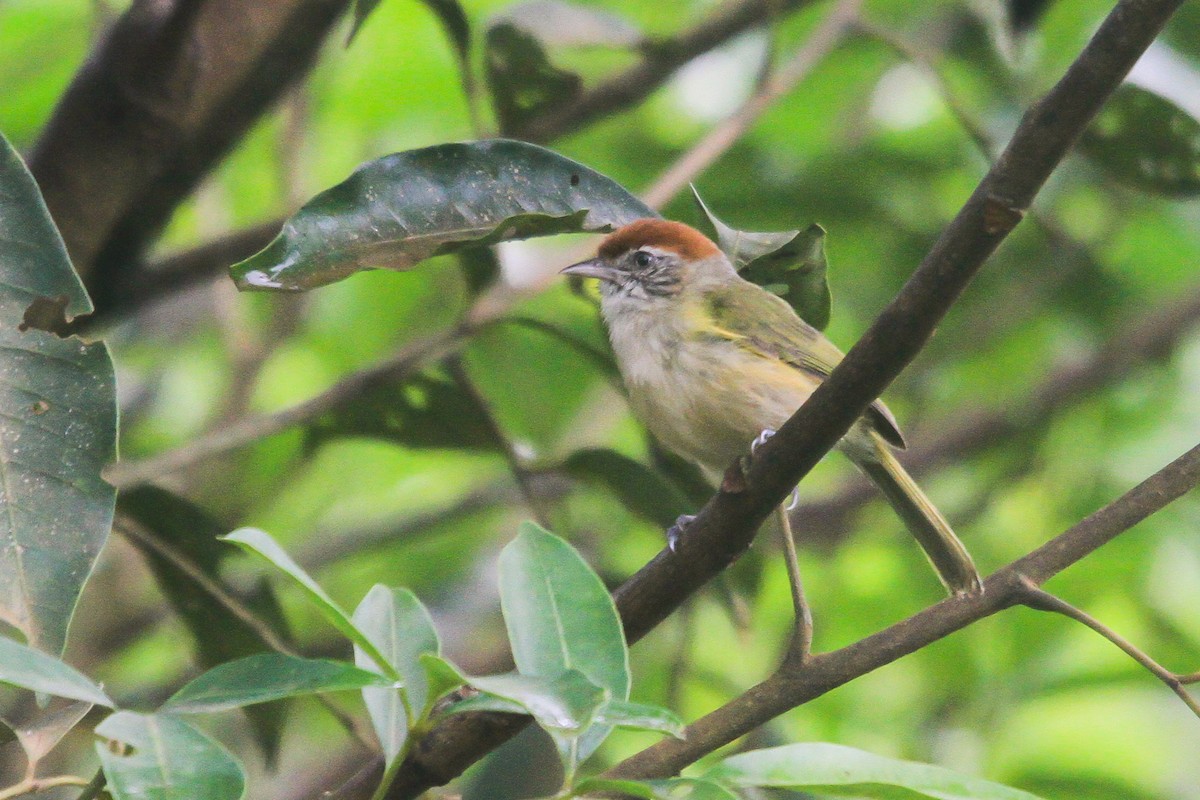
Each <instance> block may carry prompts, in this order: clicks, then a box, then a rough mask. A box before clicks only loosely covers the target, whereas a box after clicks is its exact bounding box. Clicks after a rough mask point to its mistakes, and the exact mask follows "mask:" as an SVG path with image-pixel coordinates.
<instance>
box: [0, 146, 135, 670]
mask: <svg viewBox="0 0 1200 800" xmlns="http://www.w3.org/2000/svg"><path fill="white" fill-rule="evenodd" d="M91 310H92V304H91V301H90V300H88V297H87V294H86V293H85V292H84V290H83V285H82V284H81V283H80V282H79V277H78V276H77V275H76V274H75V270H74V269H73V268H72V266H71V261H70V258H69V257H68V256H67V251H66V247H65V246H64V244H63V241H62V237H61V236H60V235H59V233H58V230H57V229H56V228H55V227H54V223H53V222H52V221H51V219H50V215H49V213H48V212H47V210H46V205H45V203H44V202H43V201H42V197H41V194H40V193H39V192H38V188H37V185H36V184H35V183H34V181H33V178H32V177H31V176H30V174H29V171H28V170H27V169H26V168H25V165H24V164H23V163H22V162H21V159H20V157H19V156H18V155H17V153H16V151H14V150H13V148H12V147H11V145H9V143H8V141H7V140H6V139H4V138H3V137H2V136H0V407H2V408H3V409H4V415H3V417H2V418H0V475H2V476H3V480H2V481H0V509H2V510H3V512H4V513H3V514H0V620H3V621H5V622H7V623H9V624H11V625H12V626H13V627H15V628H17V629H18V630H20V631H21V632H22V633H24V634H25V637H26V640H27V641H28V642H29V643H30V644H31V645H32V646H34V647H36V648H38V649H39V650H43V651H45V652H47V653H55V654H57V653H61V652H62V650H63V645H64V643H65V642H66V637H67V626H68V624H69V623H70V621H71V615H72V613H74V610H75V603H76V601H77V600H78V599H79V593H80V592H81V591H82V589H83V584H84V581H86V580H87V577H88V575H89V574H90V573H91V571H92V565H93V564H94V563H95V561H96V555H97V554H98V553H99V552H100V549H101V548H102V547H103V546H104V542H105V540H106V539H107V538H108V531H109V528H110V527H111V525H112V516H113V501H114V498H115V496H116V492H115V491H114V490H113V488H112V487H111V486H109V485H108V484H107V483H105V482H104V480H102V479H101V477H100V470H101V468H103V467H104V466H105V465H106V464H107V463H108V462H110V461H112V460H113V458H114V457H115V456H116V436H117V402H116V384H115V381H114V378H113V366H112V361H111V360H110V359H109V355H108V350H107V348H106V347H105V346H104V344H103V343H100V342H97V343H94V344H84V343H83V342H81V341H80V340H79V339H76V338H75V337H67V338H60V336H59V335H56V333H52V332H50V331H57V332H58V333H65V329H66V323H67V321H68V319H69V318H70V317H74V316H76V315H79V314H86V313H90V312H91Z"/></svg>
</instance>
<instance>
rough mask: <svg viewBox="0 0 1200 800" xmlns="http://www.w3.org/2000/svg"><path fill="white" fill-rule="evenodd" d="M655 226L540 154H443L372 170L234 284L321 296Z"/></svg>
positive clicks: (299, 217)
mask: <svg viewBox="0 0 1200 800" xmlns="http://www.w3.org/2000/svg"><path fill="white" fill-rule="evenodd" d="M648 216H654V212H653V211H651V210H650V209H649V208H647V207H646V206H645V204H644V203H642V202H641V201H640V200H638V199H637V198H636V197H634V196H633V195H631V194H630V193H629V192H628V191H626V190H625V189H623V188H621V187H620V186H619V185H617V184H616V183H615V182H613V181H612V180H610V179H609V178H606V177H604V176H603V175H601V174H600V173H598V172H595V171H594V170H591V169H588V168H587V167H585V166H583V165H582V164H578V163H576V162H574V161H571V160H570V159H567V158H564V157H563V156H560V155H558V154H557V153H554V152H551V151H549V150H546V149H544V148H541V147H538V146H536V145H531V144H526V143H524V142H515V141H508V140H504V139H496V140H489V141H483V142H470V143H465V144H443V145H437V146H435V147H426V148H423V149H420V150H409V151H407V152H403V153H395V154H393V155H390V156H385V157H383V158H380V159H377V160H375V161H372V162H370V163H368V164H365V165H364V166H362V167H360V168H359V169H358V170H357V171H356V172H355V173H354V174H353V175H351V176H350V178H348V179H347V180H346V181H344V182H342V183H340V184H338V185H337V186H335V187H333V188H332V189H328V190H326V191H324V192H322V193H321V194H319V195H317V196H316V197H314V198H313V199H312V200H310V201H309V202H308V203H306V204H305V205H304V207H303V208H301V209H300V210H299V211H298V212H296V214H294V215H293V216H292V217H291V218H290V219H288V221H287V222H286V223H285V224H284V226H283V231H282V232H281V233H280V234H279V236H278V237H276V239H275V240H274V241H273V242H271V244H269V245H268V246H267V247H266V249H264V250H263V251H261V252H260V253H258V254H256V255H254V256H251V257H250V258H249V259H247V260H245V261H243V262H241V263H240V264H235V265H234V266H233V267H232V268H231V272H232V274H233V276H234V278H235V279H236V280H237V283H238V286H239V287H240V288H242V289H282V290H290V291H295V290H300V289H311V288H314V287H316V286H323V285H325V284H328V283H333V282H334V281H337V280H341V279H342V278H345V277H347V276H348V275H351V274H353V273H355V272H358V271H359V270H363V269H373V268H387V269H396V270H405V269H409V268H411V267H412V266H413V265H415V264H417V263H418V262H420V261H423V260H424V259H426V258H429V257H431V256H436V255H442V254H445V253H454V252H458V251H459V250H461V249H463V248H465V247H476V246H481V245H486V244H495V243H496V242H501V241H508V240H510V239H526V238H529V237H532V236H547V235H550V234H555V233H572V232H579V231H607V230H611V229H612V228H614V227H616V226H619V225H622V224H624V223H626V222H630V221H632V220H634V219H638V218H640V217H648Z"/></svg>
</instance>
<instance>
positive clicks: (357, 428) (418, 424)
mask: <svg viewBox="0 0 1200 800" xmlns="http://www.w3.org/2000/svg"><path fill="white" fill-rule="evenodd" d="M310 435H311V437H312V443H313V444H316V443H320V442H321V441H323V440H325V439H327V438H330V437H334V436H369V437H378V438H383V439H388V440H390V441H394V442H397V443H399V444H402V445H404V446H405V447H438V448H456V449H466V450H484V451H495V450H497V449H498V448H499V447H500V446H501V445H500V443H499V442H498V441H497V440H496V437H495V435H494V431H493V430H492V428H491V427H490V426H489V425H488V424H487V420H486V418H485V417H484V416H483V415H481V414H480V413H479V406H478V404H477V403H476V402H475V399H474V398H473V397H471V396H470V395H469V394H468V393H467V392H464V391H463V390H462V388H461V387H460V386H459V385H458V384H457V383H455V382H454V381H452V380H450V379H449V378H447V377H445V376H443V375H441V374H440V373H435V372H432V371H430V372H426V373H423V374H420V375H415V376H413V377H411V378H409V379H407V380H405V381H402V382H398V383H397V382H393V383H387V384H383V385H380V386H377V387H375V388H373V389H371V390H370V391H368V392H367V393H365V394H364V395H362V396H360V397H358V398H356V399H355V402H354V403H352V404H350V405H346V406H342V407H339V408H337V409H335V410H334V411H331V412H330V413H328V414H326V415H325V416H323V417H321V418H320V419H319V420H317V422H316V423H315V424H314V425H313V426H312V428H311V430H310Z"/></svg>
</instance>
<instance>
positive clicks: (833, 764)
mask: <svg viewBox="0 0 1200 800" xmlns="http://www.w3.org/2000/svg"><path fill="white" fill-rule="evenodd" d="M705 777H706V778H710V779H715V780H718V781H721V782H723V783H727V784H729V785H731V786H735V787H736V786H770V787H775V788H781V789H794V790H797V791H808V792H815V793H818V794H824V795H833V796H837V797H864V798H866V797H869V798H879V800H917V799H918V798H928V799H929V800H1038V798H1036V797H1035V796H1034V795H1031V794H1029V793H1028V792H1022V791H1020V790H1017V789H1011V788H1009V787H1007V786H1002V785H1000V784H998V783H992V782H990V781H985V780H981V779H979V778H972V777H968V776H966V775H960V774H958V773H956V772H952V771H950V770H948V769H943V768H942V767H935V766H932V765H930V764H918V763H915V762H912V761H900V760H897V759H894V758H884V757H883V756H877V755H874V754H872V753H867V752H864V751H862V750H855V749H854V748H852V747H843V746H841V745H836V744H825V743H822V742H811V743H809V742H805V743H801V744H791V745H784V746H783V747H772V748H769V749H766V750H753V751H751V752H749V753H741V754H739V755H735V756H730V757H729V758H727V759H725V760H724V761H722V762H721V763H719V764H717V766H715V767H714V768H713V769H711V770H710V771H709V772H708V773H706V775H705Z"/></svg>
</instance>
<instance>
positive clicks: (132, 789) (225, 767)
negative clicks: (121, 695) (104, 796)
mask: <svg viewBox="0 0 1200 800" xmlns="http://www.w3.org/2000/svg"><path fill="white" fill-rule="evenodd" d="M96 734H97V735H98V736H101V737H103V738H104V739H105V740H106V741H103V742H97V743H96V752H97V754H99V756H100V765H101V767H103V769H104V777H105V778H107V779H108V791H109V792H110V793H111V794H112V796H113V797H114V798H115V800H238V798H240V797H242V795H243V792H244V791H245V787H246V778H245V775H244V774H243V773H242V767H241V765H240V764H238V762H237V761H236V760H234V758H233V756H231V755H230V754H229V753H228V751H226V750H225V748H224V747H222V746H221V745H219V744H217V743H216V742H214V741H213V740H212V739H210V738H208V737H207V736H206V735H204V734H203V733H201V732H200V731H198V730H196V729H195V728H193V727H192V726H191V725H189V724H188V723H187V722H184V721H183V719H181V718H180V717H177V716H175V715H173V714H136V713H134V712H132V711H118V712H117V713H116V714H113V715H112V716H110V717H109V718H108V719H106V720H104V721H103V722H101V723H100V724H99V725H97V726H96Z"/></svg>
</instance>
